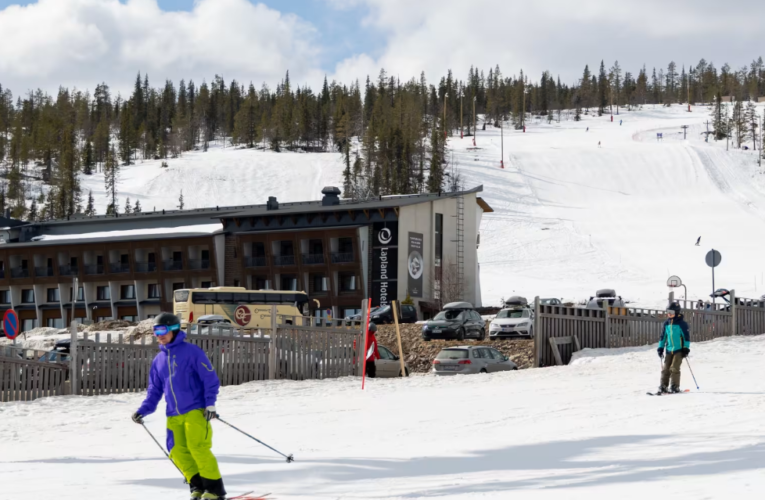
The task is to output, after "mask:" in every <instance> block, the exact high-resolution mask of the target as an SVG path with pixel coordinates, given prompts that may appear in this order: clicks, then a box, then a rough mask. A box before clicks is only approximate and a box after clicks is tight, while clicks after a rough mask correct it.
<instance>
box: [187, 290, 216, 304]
mask: <svg viewBox="0 0 765 500" xmlns="http://www.w3.org/2000/svg"><path fill="white" fill-rule="evenodd" d="M215 296H216V294H215V293H211V292H194V293H192V294H191V302H193V303H194V304H215V301H216V297H215Z"/></svg>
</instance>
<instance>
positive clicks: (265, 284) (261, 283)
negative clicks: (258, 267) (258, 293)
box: [255, 276, 271, 290]
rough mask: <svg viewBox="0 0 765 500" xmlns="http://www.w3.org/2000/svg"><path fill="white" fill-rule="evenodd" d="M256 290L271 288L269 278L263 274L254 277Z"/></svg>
mask: <svg viewBox="0 0 765 500" xmlns="http://www.w3.org/2000/svg"><path fill="white" fill-rule="evenodd" d="M255 289H256V290H271V280H269V279H268V278H266V277H263V276H256V277H255Z"/></svg>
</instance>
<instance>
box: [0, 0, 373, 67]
mask: <svg viewBox="0 0 765 500" xmlns="http://www.w3.org/2000/svg"><path fill="white" fill-rule="evenodd" d="M121 1H122V3H125V0H121ZM250 1H251V2H252V3H262V4H265V5H267V6H268V7H270V8H272V9H274V10H278V11H279V12H282V13H284V14H295V15H296V16H298V17H300V18H302V19H304V20H305V21H308V22H309V23H311V24H312V25H314V27H316V29H317V30H318V32H319V34H320V41H321V44H322V60H321V61H320V65H321V67H322V68H323V69H324V70H325V71H327V72H328V73H331V72H332V70H333V69H334V67H335V64H336V63H338V62H340V61H342V60H344V59H345V58H347V57H351V56H353V55H354V54H358V53H366V54H370V55H373V56H374V55H376V54H379V53H380V51H381V50H382V47H383V44H384V42H385V40H384V39H383V37H382V36H381V35H380V34H378V33H376V32H375V31H374V30H371V29H369V28H368V27H364V26H362V23H361V21H362V19H363V18H364V16H365V15H366V14H367V9H366V7H364V6H362V5H359V6H356V7H347V8H344V9H336V8H333V7H331V6H330V4H329V2H327V1H326V0H261V1H253V0H250ZM32 3H36V1H19V0H0V10H2V9H4V8H5V7H7V6H9V5H28V4H32ZM157 3H158V4H159V6H160V8H162V10H165V11H189V10H191V9H192V8H193V6H194V0H157Z"/></svg>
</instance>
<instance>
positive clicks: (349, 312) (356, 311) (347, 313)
mask: <svg viewBox="0 0 765 500" xmlns="http://www.w3.org/2000/svg"><path fill="white" fill-rule="evenodd" d="M357 314H361V309H351V308H346V309H343V317H344V318H351V317H353V316H356V315H357Z"/></svg>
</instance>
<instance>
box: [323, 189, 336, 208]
mask: <svg viewBox="0 0 765 500" xmlns="http://www.w3.org/2000/svg"><path fill="white" fill-rule="evenodd" d="M321 194H323V195H324V198H322V199H321V204H322V206H324V207H331V206H335V205H339V204H340V188H336V187H335V186H327V187H325V188H324V189H322V190H321Z"/></svg>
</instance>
